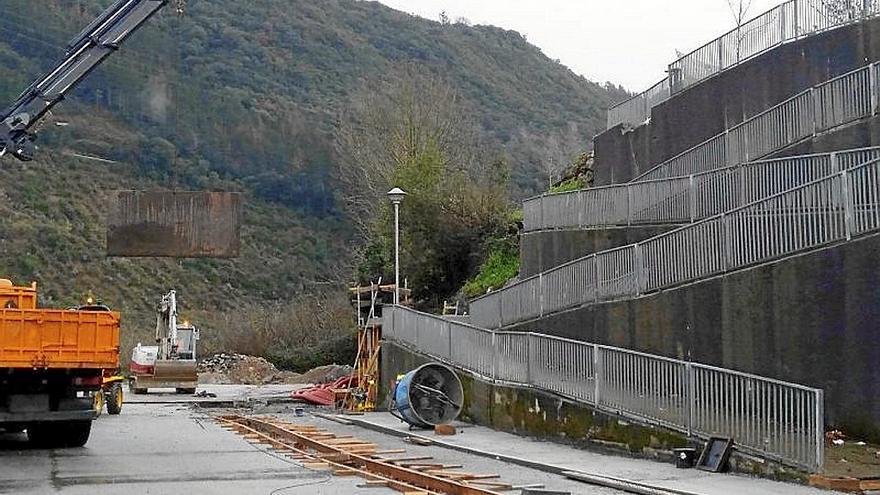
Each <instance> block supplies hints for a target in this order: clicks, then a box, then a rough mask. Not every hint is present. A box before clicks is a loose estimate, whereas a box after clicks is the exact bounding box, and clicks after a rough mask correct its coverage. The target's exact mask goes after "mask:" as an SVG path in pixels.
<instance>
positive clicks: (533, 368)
mask: <svg viewBox="0 0 880 495" xmlns="http://www.w3.org/2000/svg"><path fill="white" fill-rule="evenodd" d="M383 315H384V317H383V318H384V321H383V324H382V332H383V338H385V339H390V340H392V341H395V342H397V343H399V344H402V345H404V346H405V347H408V348H412V349H414V350H416V351H418V352H421V353H424V354H428V355H430V356H431V357H433V358H436V359H439V360H440V361H443V362H445V363H448V364H451V365H453V366H455V367H458V368H462V369H465V370H468V371H471V372H474V373H476V374H478V375H480V376H481V377H484V378H486V379H488V380H493V381H498V382H502V383H510V384H515V385H519V386H527V387H534V388H536V389H541V390H547V391H551V392H554V393H556V394H559V395H561V396H564V397H566V398H569V399H572V400H575V401H578V402H583V403H586V404H590V405H592V406H595V407H597V408H599V409H602V410H605V411H610V412H612V413H616V414H621V415H623V416H626V417H628V418H633V419H636V420H639V421H643V422H647V423H652V424H657V425H661V426H664V427H667V428H671V429H674V430H678V431H681V432H684V433H686V434H687V435H690V436H697V437H703V438H706V437H710V436H725V437H731V438H734V439H735V441H736V444H737V446H738V448H742V449H744V450H746V451H749V452H752V453H756V454H759V455H763V456H767V457H770V458H773V459H776V460H779V461H782V462H785V463H788V464H792V465H796V466H799V467H802V468H806V469H808V470H811V471H817V470H818V469H819V467H820V466H822V464H823V456H824V426H825V425H824V399H823V391H822V390H820V389H815V388H810V387H804V386H801V385H797V384H794V383H787V382H782V381H779V380H773V379H770V378H764V377H760V376H755V375H750V374H746V373H740V372H737V371H733V370H728V369H722V368H716V367H712V366H706V365H702V364H697V363H692V362H686V361H680V360H676V359H669V358H665V357H661V356H655V355H651V354H644V353H640V352H634V351H630V350H626V349H620V348H615V347H609V346H603V345H597V344H590V343H586V342H579V341H574V340H569V339H564V338H560V337H553V336H549V335H541V334H536V333H515V332H492V331H489V330H485V329H482V328H478V327H475V326H471V325H466V324H463V323H459V322H454V321H450V320H446V319H443V318H440V317H437V316H433V315H429V314H425V313H419V312H417V311H414V310H411V309H408V308H404V307H400V306H395V307H392V306H386V307H385V308H384V309H383Z"/></svg>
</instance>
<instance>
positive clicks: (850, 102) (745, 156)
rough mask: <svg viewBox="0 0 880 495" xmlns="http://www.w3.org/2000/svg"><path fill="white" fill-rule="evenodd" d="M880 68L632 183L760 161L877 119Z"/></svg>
mask: <svg viewBox="0 0 880 495" xmlns="http://www.w3.org/2000/svg"><path fill="white" fill-rule="evenodd" d="M878 74H880V64H878V63H872V64H869V65H866V66H864V67H861V68H859V69H855V70H853V71H850V72H848V73H846V74H842V75H840V76H837V77H835V78H833V79H830V80H828V81H826V82H824V83H822V84H819V85H816V86H814V87H813V88H810V89H807V90H805V91H803V92H801V93H798V94H797V95H795V96H792V97H791V98H789V99H787V100H785V101H783V102H782V103H779V104H778V105H775V106H773V107H771V108H769V109H767V110H765V111H763V112H761V113H759V114H757V115H755V116H753V117H751V118H749V119H747V120H745V121H743V122H741V123H740V124H737V125H736V126H734V127H731V128H730V129H727V130H726V131H724V132H722V133H720V134H718V135H716V136H714V137H712V138H710V139H707V140H706V141H704V142H702V143H700V144H698V145H696V146H694V147H692V148H690V149H688V150H685V151H683V152H681V153H679V154H678V155H676V156H674V157H672V158H670V159H668V160H666V161H664V162H662V163H660V164H657V165H655V166H654V167H652V168H650V169H649V170H647V171H646V172H644V173H642V174H641V175H639V176H638V177H636V178H635V179H633V180H632V181H631V182H638V181H644V180H651V179H662V178H666V177H676V176H682V175H688V174H694V173H699V172H705V171H708V170H715V169H719V168H724V167H727V166H730V165H736V164H738V163H743V162H748V161H753V160H758V159H761V158H764V157H766V156H767V155H769V154H771V153H773V152H776V151H779V150H781V149H783V148H785V147H786V146H790V145H792V144H795V143H797V142H800V141H802V140H804V139H807V138H810V137H814V136H816V135H817V134H819V133H821V132H825V131H828V130H831V129H833V128H835V127H838V126H842V125H844V124H848V123H850V122H853V121H856V120H859V119H861V118H865V117H869V116H872V115H875V114H876V113H877V110H878V104H880V98H878V95H880V84H878Z"/></svg>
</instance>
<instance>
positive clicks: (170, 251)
mask: <svg viewBox="0 0 880 495" xmlns="http://www.w3.org/2000/svg"><path fill="white" fill-rule="evenodd" d="M241 204H242V202H241V194H240V193H229V192H189V191H151V192H143V191H119V193H118V195H117V198H116V201H115V204H114V207H113V211H112V212H111V215H110V218H109V221H108V225H107V256H122V257H144V256H158V257H181V258H234V257H237V256H238V253H239V248H240V244H241V243H240V230H241Z"/></svg>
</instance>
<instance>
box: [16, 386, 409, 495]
mask: <svg viewBox="0 0 880 495" xmlns="http://www.w3.org/2000/svg"><path fill="white" fill-rule="evenodd" d="M360 482H361V481H360V480H359V479H357V478H340V477H336V478H330V477H328V476H327V474H326V473H323V472H316V471H310V470H307V469H304V468H303V467H301V466H299V465H298V464H295V463H292V462H291V461H289V460H287V459H286V458H283V457H280V456H273V455H271V454H269V453H266V452H264V451H261V450H259V448H258V447H254V446H252V445H251V444H249V443H247V442H245V441H244V440H243V439H242V438H241V437H239V436H237V435H234V434H232V433H230V432H227V431H225V430H223V429H221V428H219V427H218V426H217V425H216V424H214V423H213V422H212V421H210V420H209V419H208V418H207V417H206V416H205V415H203V414H201V413H199V412H198V411H194V410H191V409H189V408H188V407H186V406H184V405H175V404H130V403H129V404H126V405H125V407H124V408H123V411H122V414H121V415H119V416H109V415H107V414H104V415H103V416H101V417H100V418H99V419H98V420H97V421H96V422H95V423H94V426H93V429H92V436H91V438H90V440H89V443H88V444H87V445H86V446H85V447H84V448H80V449H65V450H31V449H28V448H27V444H26V442H25V438H24V435H3V434H0V494H6V493H8V494H16V495H30V494H33V495H37V494H39V495H44V494H52V493H61V494H65V495H78V494H84V495H85V494H88V495H104V494H108V495H109V494H114V495H115V494H127V495H134V494H155V495H165V494H167V495H182V494H183V495H200V494H212V495H215V494H216V495H224V494H266V495H316V494H318V495H324V494H326V495H333V494H353V495H360V494H370V495H386V494H388V493H395V492H392V491H390V490H387V489H385V488H357V486H356V485H357V484H359V483H360Z"/></svg>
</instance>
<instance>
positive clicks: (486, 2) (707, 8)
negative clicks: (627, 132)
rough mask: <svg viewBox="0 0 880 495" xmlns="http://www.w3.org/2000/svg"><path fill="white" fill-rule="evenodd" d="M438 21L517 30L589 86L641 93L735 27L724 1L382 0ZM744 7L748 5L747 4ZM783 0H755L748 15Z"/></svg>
mask: <svg viewBox="0 0 880 495" xmlns="http://www.w3.org/2000/svg"><path fill="white" fill-rule="evenodd" d="M379 1H381V2H382V3H384V4H386V5H388V6H390V7H393V8H395V9H397V10H402V11H404V12H409V13H412V14H416V15H419V16H422V17H425V18H428V19H432V20H437V19H439V17H440V12H443V11H445V12H446V14H447V15H448V16H449V18H450V19H453V20H454V19H456V18H457V17H465V18H467V19H468V20H469V21H471V22H472V23H474V24H492V25H495V26H500V27H503V28H507V29H514V30H516V31H519V32H521V33H523V34H525V35H526V37H527V38H528V40H529V42H531V43H533V44H535V45H537V46H539V47H541V49H542V50H543V51H544V53H545V54H547V55H548V56H549V57H550V58H554V59H559V60H561V61H562V63H564V64H565V65H567V66H568V67H571V69H572V70H573V71H575V72H577V73H578V74H582V75H584V76H585V77H587V78H588V79H590V80H592V81H596V82H599V83H604V82H605V81H611V82H613V83H615V84H621V85H623V86H624V87H626V88H627V89H629V90H632V91H642V90H644V89H647V88H648V87H649V86H650V85H652V84H653V83H655V82H657V81H659V80H660V79H662V78H663V77H664V70H665V69H666V66H667V65H668V64H669V63H670V62H672V61H673V60H675V58H676V56H675V51H676V50H678V51H681V52H684V53H687V52H690V51H691V50H694V49H696V48H699V47H700V46H701V45H703V44H705V43H707V42H708V41H711V40H712V39H714V38H717V37H718V36H720V35H722V34H724V33H725V32H726V31H729V30H730V29H732V28H733V27H734V26H735V23H734V17H733V14H732V13H731V10H730V7H729V6H728V0H379ZM745 2H746V3H748V0H745ZM779 3H782V0H752V5H751V9H750V10H749V12H750V14H751V15H750V17H754V16H756V15H758V14H760V13H761V12H764V11H766V10H768V9H770V8H773V7H775V6H776V5H778V4H779Z"/></svg>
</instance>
